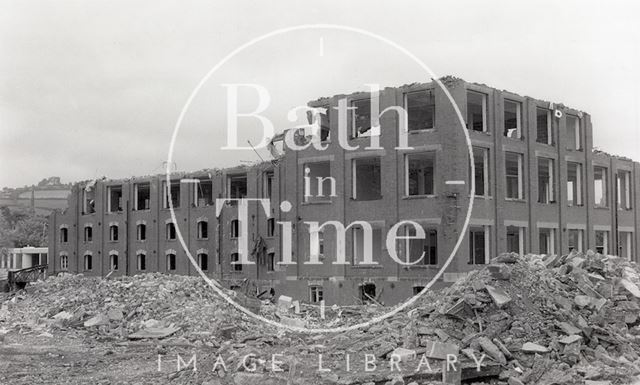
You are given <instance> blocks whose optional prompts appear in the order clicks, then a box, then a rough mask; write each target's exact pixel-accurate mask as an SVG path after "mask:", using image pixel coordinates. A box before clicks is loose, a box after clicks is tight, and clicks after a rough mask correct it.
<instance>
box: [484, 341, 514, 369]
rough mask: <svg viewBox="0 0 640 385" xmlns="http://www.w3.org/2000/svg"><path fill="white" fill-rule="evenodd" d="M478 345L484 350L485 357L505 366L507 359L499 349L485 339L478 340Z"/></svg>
mask: <svg viewBox="0 0 640 385" xmlns="http://www.w3.org/2000/svg"><path fill="white" fill-rule="evenodd" d="M478 344H479V345H480V347H481V348H482V350H484V352H485V353H487V355H488V356H489V357H491V358H493V359H494V360H495V361H496V362H498V363H500V364H501V365H506V364H507V359H506V358H505V356H504V354H502V352H501V351H500V348H498V347H497V346H496V345H495V344H494V343H493V342H491V341H490V340H489V339H488V338H487V337H480V338H478Z"/></svg>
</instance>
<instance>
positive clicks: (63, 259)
mask: <svg viewBox="0 0 640 385" xmlns="http://www.w3.org/2000/svg"><path fill="white" fill-rule="evenodd" d="M68 268H69V257H68V256H66V255H61V256H60V270H67V269H68Z"/></svg>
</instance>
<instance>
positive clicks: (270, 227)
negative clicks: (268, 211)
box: [267, 218, 276, 237]
mask: <svg viewBox="0 0 640 385" xmlns="http://www.w3.org/2000/svg"><path fill="white" fill-rule="evenodd" d="M275 235H276V219H275V218H269V219H267V237H274V236H275Z"/></svg>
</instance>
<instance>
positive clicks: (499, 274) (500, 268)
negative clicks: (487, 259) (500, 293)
mask: <svg viewBox="0 0 640 385" xmlns="http://www.w3.org/2000/svg"><path fill="white" fill-rule="evenodd" d="M487 269H488V270H489V273H491V276H492V277H493V278H494V279H499V280H503V281H508V280H510V279H511V269H510V268H509V267H508V266H507V265H502V264H500V265H489V266H487Z"/></svg>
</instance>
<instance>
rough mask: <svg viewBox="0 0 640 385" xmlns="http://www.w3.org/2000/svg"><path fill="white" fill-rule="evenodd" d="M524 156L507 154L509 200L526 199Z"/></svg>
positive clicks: (512, 153)
mask: <svg viewBox="0 0 640 385" xmlns="http://www.w3.org/2000/svg"><path fill="white" fill-rule="evenodd" d="M523 162H524V156H523V155H522V154H518V153H515V152H505V156H504V164H505V175H506V182H507V191H506V197H507V199H524V186H523V184H524V176H523Z"/></svg>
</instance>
